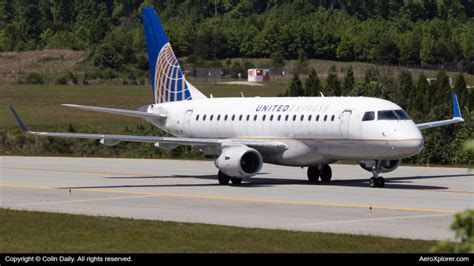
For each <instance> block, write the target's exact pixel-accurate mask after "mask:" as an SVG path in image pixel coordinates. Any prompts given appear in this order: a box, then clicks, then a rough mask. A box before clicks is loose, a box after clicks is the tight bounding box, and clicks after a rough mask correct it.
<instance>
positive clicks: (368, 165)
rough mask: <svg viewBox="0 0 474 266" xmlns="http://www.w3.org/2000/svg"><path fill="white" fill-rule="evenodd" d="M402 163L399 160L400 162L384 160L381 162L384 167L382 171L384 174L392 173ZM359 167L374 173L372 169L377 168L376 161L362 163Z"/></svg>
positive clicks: (399, 160) (381, 168) (381, 167)
mask: <svg viewBox="0 0 474 266" xmlns="http://www.w3.org/2000/svg"><path fill="white" fill-rule="evenodd" d="M401 162H402V160H401V159H398V160H383V161H382V162H381V163H382V165H381V166H380V171H381V172H382V173H388V172H392V171H393V170H395V169H397V168H398V166H400V163H401ZM359 165H360V167H362V168H363V169H364V170H366V171H369V172H372V169H373V167H374V166H375V160H365V161H360V162H359Z"/></svg>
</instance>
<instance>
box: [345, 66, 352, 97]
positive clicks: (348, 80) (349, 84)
mask: <svg viewBox="0 0 474 266" xmlns="http://www.w3.org/2000/svg"><path fill="white" fill-rule="evenodd" d="M354 86H355V78H354V71H353V70H352V66H349V67H348V68H347V69H346V75H345V76H344V81H343V82H342V95H344V96H346V95H349V94H351V92H352V90H353V89H354Z"/></svg>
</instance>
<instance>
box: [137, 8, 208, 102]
mask: <svg viewBox="0 0 474 266" xmlns="http://www.w3.org/2000/svg"><path fill="white" fill-rule="evenodd" d="M142 16H143V27H144V28H145V37H146V45H147V49H148V60H149V62H150V78H151V84H152V88H153V97H154V100H155V103H166V102H176V101H184V100H192V99H193V95H192V91H193V92H194V94H196V96H197V98H201V96H203V97H205V96H204V95H202V94H201V93H200V92H199V91H197V89H195V88H194V87H193V86H192V85H191V84H190V83H188V82H187V81H186V78H185V77H184V75H183V71H182V70H181V67H180V66H179V64H178V60H177V59H176V56H175V55H174V52H173V49H172V48H171V45H170V43H169V42H168V38H166V34H165V32H164V30H163V27H162V26H161V23H160V20H159V18H158V15H157V14H156V11H155V9H154V8H152V7H145V8H143V9H142ZM196 91H197V92H196Z"/></svg>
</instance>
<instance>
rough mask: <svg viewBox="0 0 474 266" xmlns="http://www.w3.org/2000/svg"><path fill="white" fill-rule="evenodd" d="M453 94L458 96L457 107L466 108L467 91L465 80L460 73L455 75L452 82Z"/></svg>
mask: <svg viewBox="0 0 474 266" xmlns="http://www.w3.org/2000/svg"><path fill="white" fill-rule="evenodd" d="M454 92H455V93H456V94H457V95H458V101H459V105H460V106H461V107H464V106H467V104H468V102H467V101H468V98H469V91H468V90H467V86H466V80H465V79H464V75H463V74H462V73H459V74H458V75H456V78H455V81H454Z"/></svg>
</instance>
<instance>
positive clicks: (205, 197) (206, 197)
mask: <svg viewBox="0 0 474 266" xmlns="http://www.w3.org/2000/svg"><path fill="white" fill-rule="evenodd" d="M0 187H6V188H23V189H54V190H58V189H62V190H69V188H55V187H49V186H31V185H19V184H0ZM70 190H72V191H87V192H100V193H116V194H128V195H144V196H145V195H149V196H157V197H173V198H186V199H203V200H220V201H235V202H253V203H268V204H290V205H306V206H323V207H345V208H360V209H369V208H372V210H375V209H379V210H394V211H417V212H430V213H446V214H455V213H457V212H458V211H453V210H439V209H428V208H409V207H397V206H384V205H380V206H379V205H359V204H346V203H329V202H313V201H293V200H277V199H264V198H243V197H226V196H211V195H198V194H176V193H160V192H142V191H130V190H118V189H93V188H80V189H78V188H75V189H73V188H71V189H70ZM45 204H47V202H45Z"/></svg>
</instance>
